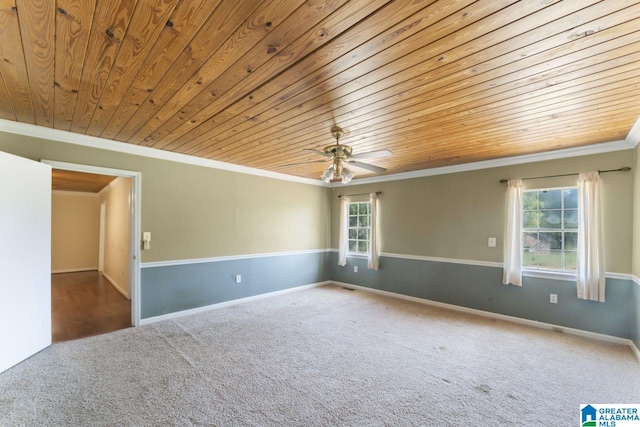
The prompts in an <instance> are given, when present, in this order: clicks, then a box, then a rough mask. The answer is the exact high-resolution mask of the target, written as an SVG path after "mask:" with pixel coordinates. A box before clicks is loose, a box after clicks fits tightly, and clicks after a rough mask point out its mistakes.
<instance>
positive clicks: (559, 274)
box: [520, 183, 578, 282]
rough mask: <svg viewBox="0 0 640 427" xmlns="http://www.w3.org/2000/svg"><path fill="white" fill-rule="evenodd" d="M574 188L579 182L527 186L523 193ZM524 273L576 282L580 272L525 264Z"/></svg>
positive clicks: (528, 275) (530, 275)
mask: <svg viewBox="0 0 640 427" xmlns="http://www.w3.org/2000/svg"><path fill="white" fill-rule="evenodd" d="M574 188H578V184H577V183H576V185H575V186H572V185H563V186H560V187H542V188H538V187H532V188H525V189H523V192H522V194H523V197H524V193H526V192H527V191H554V190H568V189H574ZM563 210H564V209H563ZM522 211H523V213H524V208H523V209H522ZM524 229H525V227H524V226H523V227H522V229H521V230H520V232H521V233H524V232H525V231H524ZM522 275H523V276H526V277H537V278H540V279H555V280H565V281H571V282H575V281H576V280H577V275H578V273H577V271H576V272H571V271H563V270H553V269H549V268H530V267H524V266H523V267H522Z"/></svg>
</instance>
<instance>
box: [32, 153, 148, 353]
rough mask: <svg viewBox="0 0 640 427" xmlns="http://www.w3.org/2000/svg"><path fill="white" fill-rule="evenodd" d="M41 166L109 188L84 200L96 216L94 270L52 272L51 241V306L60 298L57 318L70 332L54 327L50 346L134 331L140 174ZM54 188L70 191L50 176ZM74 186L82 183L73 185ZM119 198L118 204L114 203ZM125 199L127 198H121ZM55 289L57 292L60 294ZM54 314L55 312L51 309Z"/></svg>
mask: <svg viewBox="0 0 640 427" xmlns="http://www.w3.org/2000/svg"><path fill="white" fill-rule="evenodd" d="M42 162H43V163H46V164H48V165H50V166H52V168H53V169H54V171H56V172H57V173H59V174H61V175H65V174H66V175H68V176H74V179H75V180H76V181H85V180H83V179H80V178H79V177H80V176H81V175H79V174H80V173H81V174H84V175H85V178H87V180H90V179H106V180H108V184H107V186H104V185H103V189H102V190H98V192H97V193H96V194H98V195H97V196H88V197H94V201H93V203H94V207H95V208H94V209H95V212H96V214H95V215H96V218H95V229H94V230H95V236H96V237H95V247H94V249H95V257H94V258H92V259H93V261H94V263H93V264H92V268H85V269H83V268H80V270H83V271H64V269H62V270H63V271H56V270H55V266H54V262H53V260H54V258H55V254H54V252H53V251H55V242H53V241H52V248H53V249H52V272H54V271H55V272H56V274H54V275H52V303H53V304H55V303H56V298H58V297H59V298H60V300H59V301H58V302H60V301H62V300H66V308H65V310H64V311H65V312H64V314H62V315H61V317H60V316H59V318H62V317H64V316H66V317H67V319H66V321H67V322H68V327H64V328H58V329H57V331H56V330H53V329H56V326H55V325H53V328H52V334H53V335H54V341H56V340H57V339H56V338H55V333H56V332H57V333H58V337H60V338H61V339H62V340H66V339H73V338H75V337H79V336H87V335H95V334H98V333H103V332H110V331H112V330H117V329H122V328H123V327H126V326H131V325H133V326H138V325H139V324H140V298H139V295H140V264H139V257H140V247H139V245H138V239H137V236H139V235H140V231H139V230H140V173H139V172H132V171H126V170H119V169H111V168H103V167H97V166H90V165H79V164H72V163H64V162H57V161H50V160H42ZM56 183H58V184H59V185H61V184H60V183H66V185H70V184H68V183H69V180H63V179H59V180H56V178H55V176H52V184H53V185H52V187H53V189H54V190H62V189H63V188H61V187H60V186H56ZM85 184H86V182H85ZM76 185H82V183H79V182H77V183H76ZM109 186H110V187H109ZM104 188H107V189H106V190H105V189H104ZM64 189H66V190H67V191H75V192H76V193H81V192H82V191H84V192H85V193H86V190H79V188H75V190H72V189H71V187H66V188H64ZM101 191H102V193H100V192H101ZM94 192H95V190H94ZM118 194H120V196H121V197H120V198H118V197H117V196H118ZM123 194H126V196H125V197H122V196H123ZM76 195H77V194H76ZM52 205H53V203H52ZM52 209H53V206H52ZM123 209H124V211H125V212H124V214H123ZM118 212H119V213H118ZM123 229H126V235H125V236H124V237H120V238H117V236H116V237H114V232H116V231H117V230H121V231H122V230H123ZM52 231H53V230H52ZM52 234H53V233H52ZM116 234H117V233H116ZM71 270H72V269H71ZM54 287H58V288H60V289H59V291H60V292H58V291H56V289H54ZM74 289H75V292H74ZM53 309H54V311H55V307H53ZM83 310H84V314H83ZM55 316H56V314H55V313H52V318H53V320H54V321H55V320H56V317H55ZM90 316H93V317H94V324H91V322H90V321H89V317H90ZM96 316H97V318H98V319H97V320H96ZM101 316H102V317H101ZM123 319H124V320H123ZM85 320H86V321H85ZM73 324H75V325H73Z"/></svg>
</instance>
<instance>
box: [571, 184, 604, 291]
mask: <svg viewBox="0 0 640 427" xmlns="http://www.w3.org/2000/svg"><path fill="white" fill-rule="evenodd" d="M601 196H602V181H601V179H600V174H599V173H598V172H586V173H581V174H580V175H579V176H578V271H577V283H578V298H580V299H586V300H591V301H600V302H604V285H605V275H606V269H605V265H604V237H603V230H602V228H603V227H602V201H601Z"/></svg>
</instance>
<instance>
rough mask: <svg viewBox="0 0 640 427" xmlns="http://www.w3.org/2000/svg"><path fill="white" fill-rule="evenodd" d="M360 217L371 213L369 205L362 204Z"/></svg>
mask: <svg viewBox="0 0 640 427" xmlns="http://www.w3.org/2000/svg"><path fill="white" fill-rule="evenodd" d="M359 213H360V215H362V214H368V213H369V203H360V212H359Z"/></svg>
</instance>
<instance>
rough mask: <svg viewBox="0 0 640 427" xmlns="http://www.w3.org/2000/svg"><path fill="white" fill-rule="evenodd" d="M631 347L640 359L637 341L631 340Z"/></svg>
mask: <svg viewBox="0 0 640 427" xmlns="http://www.w3.org/2000/svg"><path fill="white" fill-rule="evenodd" d="M629 341H631V340H629ZM629 347H631V350H632V351H633V352H634V353H635V355H636V357H637V358H638V360H640V349H638V346H636V343H635V342H633V341H631V343H630V344H629Z"/></svg>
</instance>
